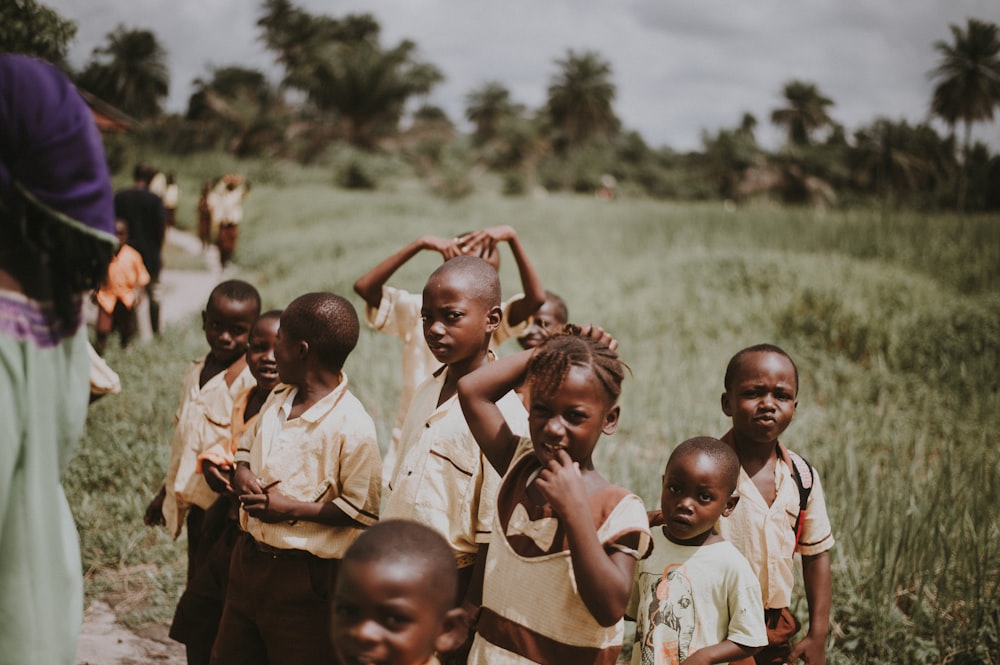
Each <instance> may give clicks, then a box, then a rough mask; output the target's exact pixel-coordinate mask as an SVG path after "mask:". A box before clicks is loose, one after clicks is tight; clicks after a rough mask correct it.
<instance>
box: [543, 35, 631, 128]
mask: <svg viewBox="0 0 1000 665" xmlns="http://www.w3.org/2000/svg"><path fill="white" fill-rule="evenodd" d="M556 64H557V65H558V66H559V72H557V73H556V75H555V76H553V78H552V81H551V83H550V84H549V89H548V104H547V105H546V111H547V112H548V115H549V118H550V120H551V122H552V125H553V127H555V128H556V129H557V130H558V131H560V132H561V133H562V135H563V138H564V140H565V141H566V142H567V143H569V144H580V143H583V142H585V141H586V140H587V139H589V138H591V137H592V136H595V135H601V134H603V135H606V136H610V135H611V134H613V133H615V132H616V131H617V130H618V126H619V123H618V117H617V116H616V115H615V112H614V109H612V107H611V103H612V102H613V101H614V99H615V92H616V91H615V84H614V83H613V82H612V81H611V64H610V63H608V62H607V61H606V60H604V59H602V58H601V56H600V55H599V54H598V53H596V52H594V51H586V52H583V53H577V52H576V51H573V50H569V51H568V52H567V54H566V57H565V58H562V59H559V60H556Z"/></svg>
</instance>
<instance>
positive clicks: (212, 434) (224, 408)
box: [163, 358, 257, 538]
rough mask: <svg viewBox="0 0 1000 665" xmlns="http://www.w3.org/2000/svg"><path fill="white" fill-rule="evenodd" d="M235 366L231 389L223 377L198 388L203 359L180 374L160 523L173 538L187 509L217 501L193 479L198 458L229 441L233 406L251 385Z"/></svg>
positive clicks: (197, 477)
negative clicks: (161, 522) (180, 384)
mask: <svg viewBox="0 0 1000 665" xmlns="http://www.w3.org/2000/svg"><path fill="white" fill-rule="evenodd" d="M240 362H241V363H242V365H243V368H242V370H241V371H240V372H239V373H238V374H237V376H236V377H235V378H234V379H233V380H232V383H227V381H226V376H227V375H228V374H229V372H228V371H225V372H220V373H218V374H216V375H215V376H213V377H212V378H211V379H209V380H208V381H207V382H206V383H205V385H204V386H203V387H199V386H198V383H199V380H200V377H201V370H202V368H203V367H204V366H205V359H204V358H202V359H201V360H196V361H194V362H192V363H191V365H190V366H188V369H187V372H186V373H185V374H184V386H183V388H182V389H181V403H180V406H179V407H178V409H177V413H176V414H175V415H174V438H173V444H172V446H171V450H170V464H169V466H168V467H167V478H166V480H165V481H164V487H165V489H166V494H165V495H164V499H163V518H164V520H165V521H166V523H167V530H168V531H169V533H170V535H171V536H173V537H174V538H176V537H177V536H178V535H179V534H180V532H181V526H182V525H183V524H184V516H185V514H186V513H187V509H188V507H190V506H191V505H195V506H200V507H201V508H208V507H210V506H211V505H212V504H213V503H215V501H216V499H218V498H219V495H218V494H216V493H215V491H214V490H212V488H211V487H209V486H208V483H206V482H205V478H204V476H202V475H201V474H200V473H198V471H197V469H198V456H199V455H201V453H203V452H204V451H205V450H208V449H209V448H211V447H212V446H215V445H218V444H222V445H225V444H226V442H227V441H228V440H229V438H230V437H231V436H232V430H231V429H230V428H231V426H232V415H233V404H234V401H235V400H236V398H237V397H238V396H239V395H240V393H242V392H243V391H245V390H247V389H249V388H250V387H251V386H254V385H256V383H257V381H256V380H255V379H254V378H253V375H252V374H251V373H250V369H249V368H248V367H247V366H246V363H245V362H242V361H240Z"/></svg>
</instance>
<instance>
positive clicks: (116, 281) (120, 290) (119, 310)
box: [94, 219, 149, 356]
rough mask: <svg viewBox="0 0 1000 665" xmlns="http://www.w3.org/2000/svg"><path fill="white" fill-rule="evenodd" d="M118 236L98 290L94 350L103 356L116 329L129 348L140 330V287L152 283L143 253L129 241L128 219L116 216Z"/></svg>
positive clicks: (95, 298) (122, 342) (116, 234)
mask: <svg viewBox="0 0 1000 665" xmlns="http://www.w3.org/2000/svg"><path fill="white" fill-rule="evenodd" d="M115 237H117V238H118V251H117V252H115V258H113V259H111V264H110V265H109V266H108V274H107V276H106V277H105V279H104V282H103V283H102V284H101V286H100V288H98V289H97V291H96V292H95V293H94V301H95V302H96V303H97V326H96V328H97V339H96V340H95V341H94V350H96V351H97V354H98V355H100V356H103V355H104V348H105V346H106V345H107V343H108V336H109V335H110V334H111V333H112V332H113V331H115V330H117V331H118V334H119V335H120V336H121V344H122V348H123V349H125V348H128V345H129V343H130V342H131V341H132V337H133V336H134V335H135V331H136V317H135V306H136V303H138V301H139V293H140V291H139V290H140V289H141V288H143V287H144V286H146V284H148V283H149V273H148V272H147V271H146V266H145V265H144V264H143V262H142V256H141V255H140V254H139V252H137V251H135V249H134V248H132V247H131V246H130V245H129V244H128V224H126V223H125V220H124V219H117V220H115Z"/></svg>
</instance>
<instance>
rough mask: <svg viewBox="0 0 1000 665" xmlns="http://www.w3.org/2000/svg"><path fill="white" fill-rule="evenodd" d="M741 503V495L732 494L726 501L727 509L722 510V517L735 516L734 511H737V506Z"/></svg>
mask: <svg viewBox="0 0 1000 665" xmlns="http://www.w3.org/2000/svg"><path fill="white" fill-rule="evenodd" d="M739 502H740V495H739V494H730V495H729V498H728V499H726V507H725V508H723V509H722V516H723V517H729V516H730V515H732V514H733V510H735V509H736V504H737V503H739Z"/></svg>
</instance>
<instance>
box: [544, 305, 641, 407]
mask: <svg viewBox="0 0 1000 665" xmlns="http://www.w3.org/2000/svg"><path fill="white" fill-rule="evenodd" d="M579 332H580V329H579V328H578V327H576V326H574V325H572V324H567V325H566V327H565V329H563V331H562V332H559V333H556V334H554V335H552V336H551V337H549V338H548V339H546V340H545V341H544V342H543V343H542V344H540V345H539V346H538V347H537V348H536V350H535V354H534V355H533V356H532V357H531V360H530V361H529V362H528V368H527V372H526V374H527V376H526V378H525V384H526V385H527V386H528V389H529V390H530V391H531V394H533V395H552V394H554V393H555V392H556V391H557V390H559V386H561V385H562V382H563V381H564V380H565V379H566V375H567V374H569V370H570V368H571V367H586V368H589V369H590V370H591V371H592V372H593V373H594V376H595V377H597V380H598V382H600V384H601V387H602V388H604V392H605V394H606V396H607V400H608V403H609V404H615V403H616V402H617V401H618V397H619V395H621V392H622V381H623V380H624V378H625V372H626V370H628V371H631V370H630V369H629V366H628V365H626V364H625V363H624V362H622V360H621V358H619V357H618V354H617V353H615V352H614V351H612V350H611V349H609V348H608V347H607V346H606V345H604V344H601V343H600V342H598V341H597V340H596V339H592V338H590V337H584V336H582V335H580V334H579Z"/></svg>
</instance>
